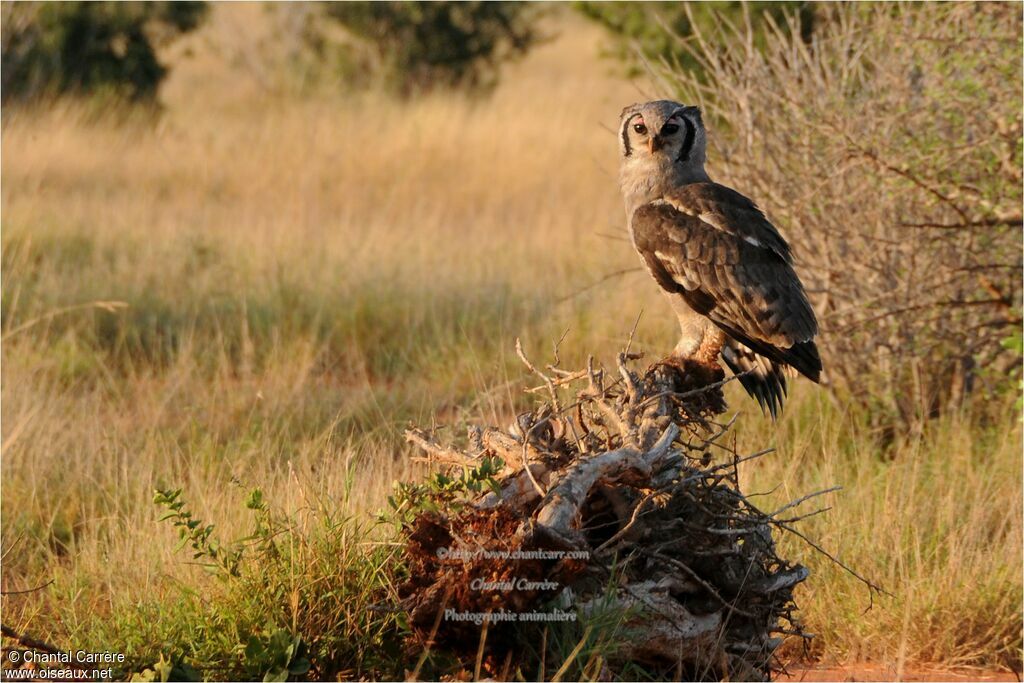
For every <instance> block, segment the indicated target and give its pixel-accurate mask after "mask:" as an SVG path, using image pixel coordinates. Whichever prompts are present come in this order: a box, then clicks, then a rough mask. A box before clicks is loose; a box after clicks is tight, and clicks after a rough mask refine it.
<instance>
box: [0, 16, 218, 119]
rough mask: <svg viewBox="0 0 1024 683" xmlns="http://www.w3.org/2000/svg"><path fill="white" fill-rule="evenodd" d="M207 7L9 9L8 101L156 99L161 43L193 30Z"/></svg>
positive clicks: (1, 56)
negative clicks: (113, 96)
mask: <svg viewBox="0 0 1024 683" xmlns="http://www.w3.org/2000/svg"><path fill="white" fill-rule="evenodd" d="M205 11H206V6H205V3H203V2H4V3H3V39H2V42H3V44H2V53H0V61H2V67H0V68H2V86H0V87H2V90H3V96H4V100H5V101H7V100H9V99H11V98H28V97H39V96H43V95H57V94H66V93H71V94H79V95H82V94H90V95H94V94H97V93H113V94H116V95H119V96H124V97H127V98H129V99H132V100H142V99H150V98H152V97H153V96H154V95H155V94H156V91H157V87H158V86H159V85H160V82H161V81H162V80H163V79H164V77H165V76H166V74H167V68H166V67H165V66H164V65H163V64H161V63H160V61H159V60H158V59H157V54H156V49H157V46H158V45H160V44H161V43H166V42H167V41H168V40H170V39H172V38H174V37H176V36H178V35H180V34H182V33H186V32H188V31H192V30H194V29H195V28H196V27H197V26H198V25H199V22H200V21H201V20H202V17H203V15H204V14H205Z"/></svg>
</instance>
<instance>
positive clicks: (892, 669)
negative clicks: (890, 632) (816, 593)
mask: <svg viewBox="0 0 1024 683" xmlns="http://www.w3.org/2000/svg"><path fill="white" fill-rule="evenodd" d="M776 680H778V681H786V682H794V683H795V682H796V681H808V682H810V681H1020V680H1021V675H1020V673H1019V672H1017V673H1014V672H1013V671H1007V670H1005V669H1004V670H1002V671H986V670H984V669H927V668H920V667H914V666H909V667H906V668H905V669H904V670H903V672H902V673H900V672H898V671H897V667H896V666H895V665H882V666H880V665H876V664H852V665H849V666H820V667H813V666H812V667H807V668H799V667H790V668H789V675H784V674H780V675H778V676H777V677H776Z"/></svg>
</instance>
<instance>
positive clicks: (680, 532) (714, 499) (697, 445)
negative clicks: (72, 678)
mask: <svg viewBox="0 0 1024 683" xmlns="http://www.w3.org/2000/svg"><path fill="white" fill-rule="evenodd" d="M520 356H521V357H522V359H523V361H524V363H526V365H527V367H528V368H529V369H530V370H531V371H532V372H534V373H535V374H536V375H537V376H538V377H540V378H541V380H542V382H543V383H542V384H541V385H540V386H538V387H536V388H534V389H532V390H529V391H532V392H534V393H538V394H541V395H544V396H545V399H544V400H543V401H542V402H541V403H540V405H539V406H538V408H537V409H536V410H534V411H532V412H530V413H525V414H522V415H519V416H518V417H517V419H516V421H515V422H514V424H512V425H511V426H510V427H508V428H506V429H498V428H484V429H481V428H470V430H469V436H468V439H467V442H468V443H467V445H466V446H465V447H463V448H454V447H447V446H443V445H441V444H440V443H439V442H438V441H436V440H435V439H434V438H433V437H432V436H431V435H429V434H427V433H425V432H423V431H421V430H418V429H410V430H409V431H408V432H407V433H406V435H407V438H408V439H409V441H411V442H413V443H415V444H417V445H418V446H419V447H420V448H422V449H423V450H424V451H425V452H426V454H427V459H428V460H431V461H433V462H435V463H438V464H443V465H446V466H448V467H450V469H448V470H447V472H448V474H447V475H446V474H442V475H440V476H439V477H438V478H436V479H435V480H434V482H433V484H432V485H430V486H420V487H409V488H406V489H405V497H404V499H403V501H402V502H401V503H399V506H404V508H405V510H406V511H407V512H409V513H410V517H409V519H408V523H407V524H406V525H405V526H404V531H405V542H406V546H407V547H406V550H407V559H408V565H409V579H408V580H407V581H406V583H405V584H404V585H403V586H402V587H401V588H400V595H401V596H402V598H403V600H404V603H403V607H404V608H405V609H406V610H407V612H408V614H409V616H410V626H411V628H412V631H413V633H414V638H415V640H416V643H415V647H417V648H419V649H420V650H422V649H423V648H424V647H429V648H434V649H435V650H436V651H446V652H448V653H450V654H451V655H452V656H454V657H456V658H457V659H459V660H460V661H463V662H465V664H466V666H467V671H474V672H475V674H476V675H477V676H483V675H490V676H495V677H507V676H509V675H510V672H509V668H508V667H509V662H510V658H511V654H510V652H511V650H510V646H509V645H508V643H509V642H511V641H510V637H514V635H515V632H516V629H522V628H523V623H524V622H526V621H534V620H535V619H539V620H547V622H549V627H551V628H555V627H556V623H557V622H559V620H561V621H565V620H571V619H573V618H574V619H580V620H586V619H587V618H589V617H592V616H594V615H596V614H598V613H603V614H609V613H612V614H617V615H619V618H618V622H617V624H618V627H619V629H620V630H619V631H618V633H619V634H620V635H619V637H618V640H617V647H616V649H615V652H614V654H613V655H612V656H610V657H609V658H608V659H607V660H606V661H604V662H603V663H602V664H601V666H602V667H603V668H601V670H600V672H599V675H598V677H600V678H615V677H616V675H617V674H616V672H617V670H618V667H619V666H620V665H621V664H623V663H626V662H628V663H630V664H631V665H633V666H642V667H644V669H645V670H646V671H648V672H649V673H650V674H651V675H653V676H658V677H663V678H666V679H676V678H679V677H683V678H689V679H724V678H731V679H735V678H740V679H769V678H770V675H771V672H772V670H773V668H775V660H774V659H773V653H774V652H775V650H776V648H777V647H778V645H779V644H780V642H781V638H782V637H783V636H784V635H787V634H788V635H795V636H800V637H808V636H806V635H805V634H804V633H803V631H802V629H801V627H800V624H799V623H798V621H797V620H796V618H795V616H794V610H795V604H794V601H793V590H794V588H795V586H796V585H797V584H799V583H800V582H802V581H804V580H805V579H806V578H807V576H808V571H807V569H805V568H804V567H802V566H800V565H798V564H791V563H789V562H787V561H786V560H784V559H783V558H781V557H779V555H778V554H777V552H776V546H775V543H774V539H773V531H774V530H775V529H778V528H780V526H781V525H782V524H784V523H785V524H789V523H792V522H793V519H792V518H791V519H787V520H781V519H780V518H779V513H780V512H782V511H783V510H789V511H790V512H792V507H793V506H795V505H796V504H798V503H801V502H803V501H804V500H806V499H808V498H810V497H812V496H813V495H815V494H812V496H805V497H804V498H802V499H800V500H798V501H795V502H794V503H793V504H791V505H788V506H784V507H783V508H782V509H780V510H777V511H775V512H773V513H766V512H762V511H761V510H759V509H758V508H757V507H756V506H755V505H754V504H752V503H751V501H750V500H748V499H747V498H746V497H745V496H744V495H743V493H742V492H741V491H740V487H739V481H738V470H737V465H738V464H739V463H740V462H742V461H744V460H749V459H752V458H756V457H760V456H763V455H765V454H766V453H768V452H769V451H767V450H766V451H763V452H760V453H754V454H751V455H747V456H745V457H742V456H740V455H739V454H737V453H735V452H734V451H732V450H731V449H729V448H728V446H727V445H726V444H725V443H724V442H725V439H723V438H722V437H723V436H724V435H725V434H726V433H727V431H728V429H729V426H730V425H731V423H729V424H722V423H721V422H718V421H716V420H717V418H718V416H719V415H721V414H722V413H724V412H725V402H724V400H723V398H722V391H721V386H722V384H723V383H724V382H717V383H712V384H710V385H706V384H705V382H706V381H707V380H706V379H704V380H703V381H700V380H695V379H694V376H693V373H690V372H688V371H686V370H683V369H681V368H678V367H674V366H672V365H666V364H655V365H653V366H651V367H649V368H648V369H647V370H646V371H643V372H642V373H638V372H636V371H635V370H633V369H631V368H630V367H629V366H630V363H631V361H633V360H635V359H636V357H635V356H631V355H630V354H628V353H622V354H619V357H618V359H617V361H618V362H617V368H616V372H615V373H614V374H612V375H610V376H609V375H607V374H606V373H605V372H604V371H603V370H601V369H597V368H595V367H594V364H593V361H591V362H590V363H588V367H587V368H585V369H583V370H579V371H576V372H568V371H565V370H562V369H560V368H558V367H557V366H553V365H549V366H547V372H541V371H539V370H537V368H536V367H535V366H534V365H533V364H532V363H531V362H530V361H529V360H528V359H527V358H526V357H525V356H524V355H523V354H522V351H521V349H520ZM723 456H724V457H723ZM453 472H454V473H459V472H461V473H462V474H461V475H459V474H452V473H453ZM538 614H539V615H541V616H540V617H538V616H537V615H538ZM523 615H527V616H525V617H524V616H523ZM544 615H549V617H544ZM513 664H514V663H513ZM552 666H555V667H557V666H558V664H557V663H555V664H553V665H552ZM474 667H475V668H474ZM534 671H535V670H530V672H529V673H528V674H527V677H529V676H532V675H535V674H534Z"/></svg>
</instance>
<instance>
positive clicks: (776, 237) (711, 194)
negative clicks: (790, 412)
mask: <svg viewBox="0 0 1024 683" xmlns="http://www.w3.org/2000/svg"><path fill="white" fill-rule="evenodd" d="M631 228H632V231H633V243H634V245H635V246H636V249H637V251H638V252H640V255H641V256H642V257H643V259H644V261H645V263H646V264H647V267H648V269H649V270H650V272H651V274H652V275H653V276H654V279H655V280H656V281H657V282H658V284H659V285H661V287H662V288H663V289H665V290H667V291H669V292H671V293H673V294H678V295H679V296H681V297H682V298H683V299H684V300H685V301H686V303H687V304H688V305H689V306H690V308H692V309H693V310H695V311H697V312H698V313H700V314H701V315H704V316H707V317H708V318H709V319H710V320H711V321H712V322H714V323H715V325H717V326H718V327H719V328H720V329H722V330H723V331H724V332H725V333H726V334H727V335H728V336H729V337H730V338H732V339H733V340H735V341H738V342H740V343H741V344H743V345H744V346H745V347H747V348H748V349H750V350H751V351H753V352H755V353H756V354H759V355H761V356H763V357H764V358H765V359H767V360H770V361H774V362H775V363H778V364H782V365H789V366H792V367H793V368H795V369H796V370H798V371H799V372H800V373H801V374H803V375H805V376H807V377H808V378H810V379H812V380H814V381H815V382H817V381H818V379H819V377H820V374H821V359H820V357H819V356H818V350H817V347H816V346H815V345H814V341H813V339H814V336H815V335H816V334H817V333H818V323H817V321H816V320H815V317H814V311H813V310H812V309H811V306H810V303H809V302H808V301H807V295H806V294H805V293H804V288H803V285H802V284H801V282H800V279H799V278H798V277H797V274H796V272H795V271H794V270H793V266H792V256H791V254H790V249H789V245H788V244H786V241H785V240H784V239H783V238H782V236H781V235H780V234H779V231H778V230H776V229H775V226H773V225H772V224H771V223H769V222H768V219H767V218H765V216H764V214H763V213H761V211H760V210H759V209H758V208H757V207H756V206H755V205H754V203H753V202H751V201H750V200H749V199H747V198H746V197H744V196H743V195H741V194H739V193H738V192H736V191H734V190H731V189H729V188H727V187H724V186H722V185H717V184H715V183H694V184H691V185H686V186H684V187H682V188H680V189H678V190H676V191H674V192H673V193H672V194H670V195H669V196H667V197H666V198H665V199H663V200H657V201H654V202H651V203H650V204H645V205H643V206H641V207H640V208H638V209H637V210H636V211H635V212H634V214H633V216H632V221H631ZM727 363H729V361H728V359H727ZM729 365H730V366H731V367H732V365H733V364H732V363H729ZM733 370H734V371H736V368H735V367H733ZM768 374H769V375H771V376H773V377H774V376H776V375H777V374H778V373H775V372H774V371H771V370H770V368H769V371H768ZM779 376H780V375H779ZM777 390H784V387H783V386H782V385H781V384H780V383H779V382H777V381H775V380H773V381H772V388H766V391H770V392H774V393H778V392H777ZM766 397H767V395H766Z"/></svg>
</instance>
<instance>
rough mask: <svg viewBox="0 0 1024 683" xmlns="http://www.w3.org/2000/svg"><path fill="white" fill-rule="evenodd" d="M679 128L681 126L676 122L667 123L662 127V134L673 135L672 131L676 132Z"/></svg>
mask: <svg viewBox="0 0 1024 683" xmlns="http://www.w3.org/2000/svg"><path fill="white" fill-rule="evenodd" d="M677 130H679V126H677V125H676V124H674V123H666V124H665V125H664V126H662V127H661V134H662V135H672V133H675V132H676V131H677Z"/></svg>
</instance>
